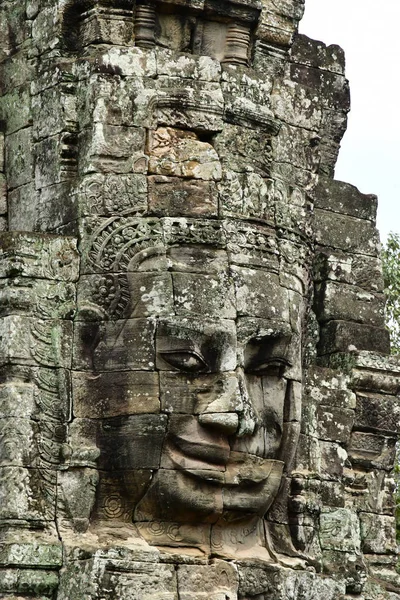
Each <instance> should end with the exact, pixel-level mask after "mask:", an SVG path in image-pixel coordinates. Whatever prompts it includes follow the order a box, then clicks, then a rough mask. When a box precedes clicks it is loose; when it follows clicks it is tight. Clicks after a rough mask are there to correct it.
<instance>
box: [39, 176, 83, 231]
mask: <svg viewBox="0 0 400 600" xmlns="http://www.w3.org/2000/svg"><path fill="white" fill-rule="evenodd" d="M61 166H62V165H61ZM62 169H64V167H63V166H62ZM62 179H65V181H61V182H60V183H55V184H54V185H48V186H46V187H44V188H42V189H41V190H40V196H39V198H38V200H37V206H36V214H35V220H34V224H33V226H32V228H33V229H35V230H39V231H48V232H50V233H51V232H54V231H60V233H62V232H63V231H62V227H63V226H66V227H65V229H66V230H68V229H70V231H71V233H72V235H74V234H75V230H74V225H73V222H74V221H75V220H76V219H77V218H78V215H79V210H78V206H77V198H76V195H75V191H74V190H73V188H72V181H71V178H70V172H69V171H68V170H66V171H65V177H64V176H63V177H62ZM71 224H72V225H71ZM71 233H70V234H71Z"/></svg>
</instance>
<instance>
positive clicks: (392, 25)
mask: <svg viewBox="0 0 400 600" xmlns="http://www.w3.org/2000/svg"><path fill="white" fill-rule="evenodd" d="M399 25H400V0H380V1H379V2H378V1H377V0H306V12H305V15H304V18H303V20H302V21H301V23H300V32H301V33H304V34H306V35H308V36H309V37H311V38H314V39H317V40H322V41H323V42H325V43H326V44H339V45H340V46H341V47H342V48H343V49H344V50H345V53H346V75H347V77H348V79H349V80H350V89H351V106H352V109H351V112H350V115H349V125H348V130H347V132H346V134H345V136H344V138H343V142H342V148H341V151H340V155H339V161H338V164H337V167H336V172H335V177H336V179H340V180H342V181H347V182H349V183H352V184H353V185H356V186H357V187H358V188H359V189H360V190H361V191H362V192H364V193H373V194H377V195H378V197H379V209H378V227H379V229H380V231H381V239H382V240H385V238H386V236H387V234H388V233H389V231H395V232H397V233H400V181H399V177H398V171H399V170H400V151H399V148H400V118H399V116H400V102H399V92H400V33H399Z"/></svg>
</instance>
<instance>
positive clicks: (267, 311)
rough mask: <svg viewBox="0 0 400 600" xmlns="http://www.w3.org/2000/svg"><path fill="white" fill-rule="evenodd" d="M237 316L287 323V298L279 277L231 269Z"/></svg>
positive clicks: (261, 271) (255, 270) (259, 270)
mask: <svg viewBox="0 0 400 600" xmlns="http://www.w3.org/2000/svg"><path fill="white" fill-rule="evenodd" d="M231 269H232V271H231V272H232V277H233V280H234V283H235V290H236V299H237V300H236V301H237V312H238V315H241V316H242V315H243V316H247V315H248V316H251V317H258V318H261V319H273V320H277V321H281V322H285V321H286V322H289V296H288V292H287V290H286V289H285V288H283V287H282V286H281V285H280V282H279V277H278V276H277V275H275V274H274V273H269V272H268V271H266V270H265V271H264V270H261V269H251V268H244V267H236V266H233V267H232V268H231Z"/></svg>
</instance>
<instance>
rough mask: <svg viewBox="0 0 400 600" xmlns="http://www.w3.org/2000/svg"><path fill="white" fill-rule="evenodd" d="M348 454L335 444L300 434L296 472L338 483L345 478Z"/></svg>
mask: <svg viewBox="0 0 400 600" xmlns="http://www.w3.org/2000/svg"><path fill="white" fill-rule="evenodd" d="M347 456H348V455H347V452H346V450H344V448H342V446H340V445H339V444H337V443H335V442H325V441H322V440H317V439H316V438H314V437H311V436H306V435H304V434H300V438H299V445H298V452H297V457H296V467H295V469H296V471H297V470H300V471H305V472H311V473H313V474H316V475H319V476H320V477H321V478H322V479H324V480H328V481H338V480H340V479H341V477H342V476H343V467H344V465H345V463H346V460H347Z"/></svg>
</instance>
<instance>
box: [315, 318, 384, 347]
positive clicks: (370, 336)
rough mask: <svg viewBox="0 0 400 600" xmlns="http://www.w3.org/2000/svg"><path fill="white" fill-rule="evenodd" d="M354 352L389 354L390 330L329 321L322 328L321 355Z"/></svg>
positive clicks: (347, 322)
mask: <svg viewBox="0 0 400 600" xmlns="http://www.w3.org/2000/svg"><path fill="white" fill-rule="evenodd" d="M353 350H370V351H374V352H382V353H383V354H385V353H388V352H389V332H388V330H387V329H383V328H379V327H374V326H371V325H361V324H355V323H351V322H349V321H329V322H328V324H327V325H326V326H325V327H323V328H322V331H321V339H320V344H319V351H320V353H321V354H328V353H331V352H352V351H353Z"/></svg>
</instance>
